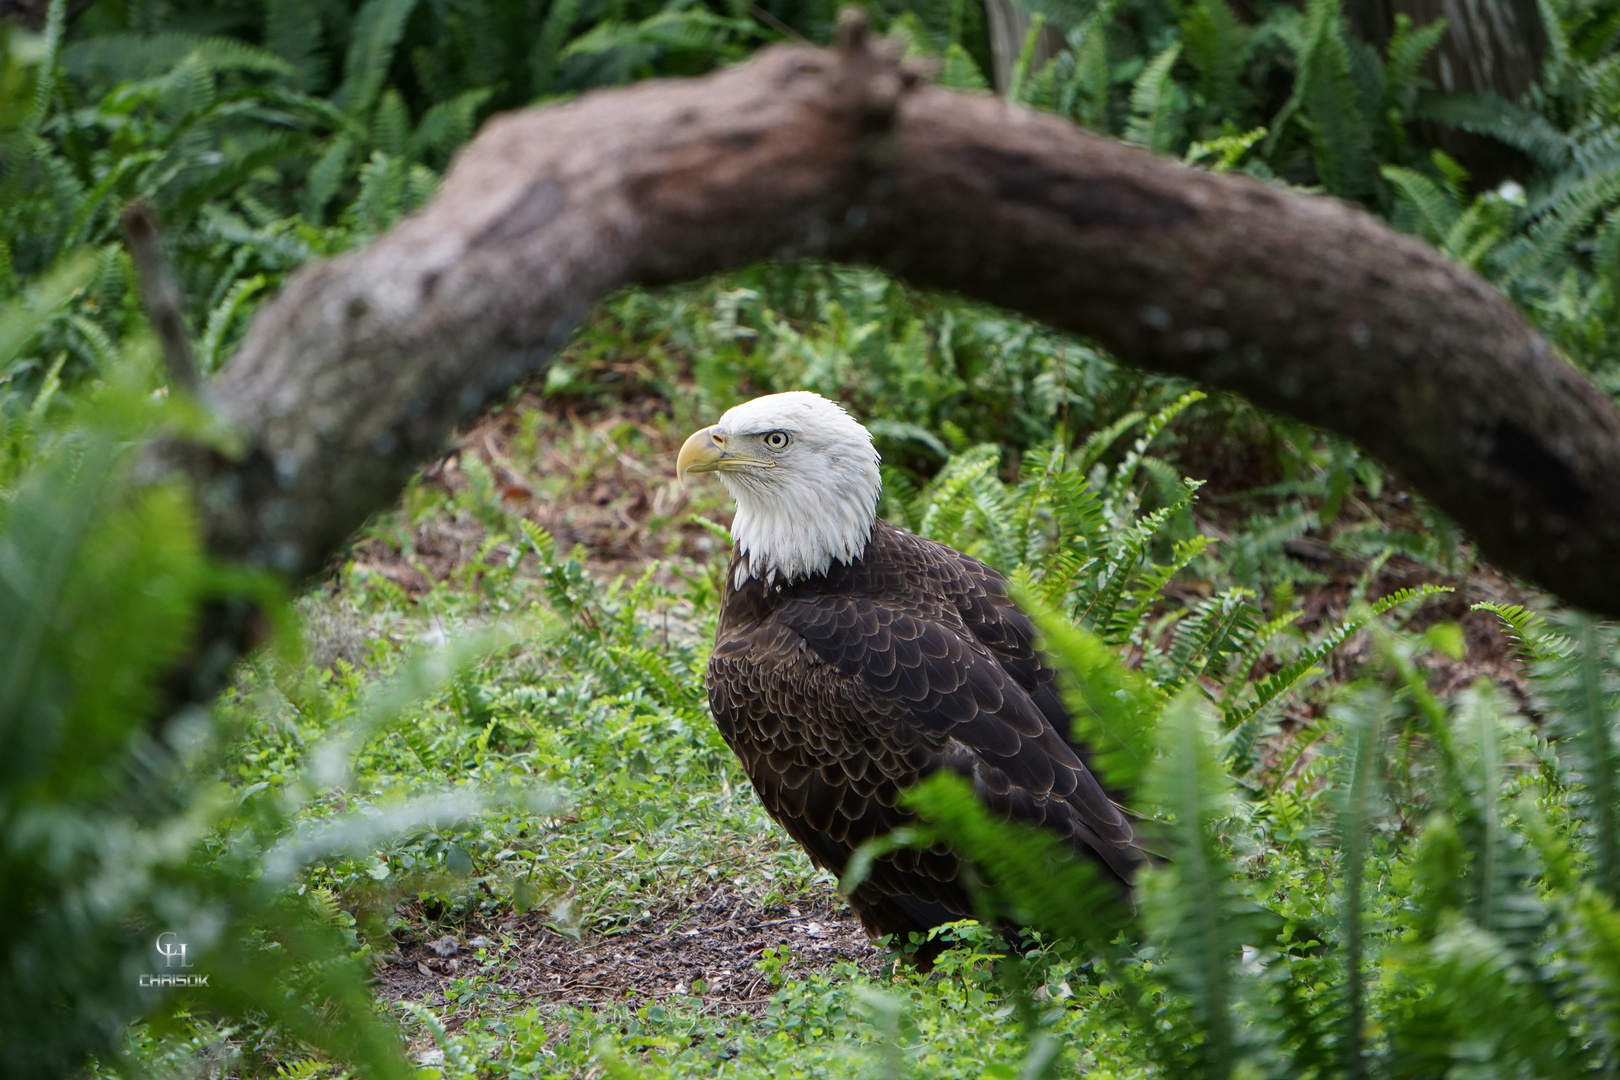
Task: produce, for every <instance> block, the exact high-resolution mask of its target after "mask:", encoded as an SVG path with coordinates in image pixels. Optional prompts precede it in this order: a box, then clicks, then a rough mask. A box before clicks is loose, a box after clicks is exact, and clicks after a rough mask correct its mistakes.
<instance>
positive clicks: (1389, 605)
mask: <svg viewBox="0 0 1620 1080" xmlns="http://www.w3.org/2000/svg"><path fill="white" fill-rule="evenodd" d="M1452 591H1453V590H1452V589H1451V588H1450V587H1449V586H1444V585H1423V586H1420V587H1418V588H1415V589H1401V590H1400V591H1398V592H1393V593H1391V594H1389V595H1388V596H1386V597H1384V598H1383V599H1381V600H1379V601H1377V602H1376V603H1374V604H1373V605H1371V607H1369V608H1368V609H1367V612H1366V614H1364V615H1362V616H1360V617H1358V618H1354V619H1347V620H1345V621H1344V622H1342V623H1340V624H1339V625H1338V626H1335V627H1334V628H1333V629H1332V630H1330V631H1328V632H1327V633H1326V634H1325V635H1323V637H1322V639H1321V640H1320V641H1318V642H1317V643H1316V645H1314V646H1313V647H1311V648H1310V649H1307V650H1305V652H1303V653H1302V654H1300V656H1299V657H1297V658H1296V659H1295V660H1294V662H1293V663H1291V664H1289V665H1288V666H1287V667H1285V668H1283V669H1282V670H1281V671H1279V672H1277V673H1275V674H1273V675H1270V676H1268V677H1266V678H1265V679H1262V680H1261V681H1260V682H1258V683H1256V684H1255V685H1254V698H1253V700H1252V701H1250V702H1249V703H1248V704H1246V705H1241V706H1233V707H1229V708H1227V709H1226V711H1225V723H1226V727H1227V729H1228V730H1229V731H1231V732H1232V735H1231V745H1232V746H1233V747H1237V746H1239V745H1249V746H1252V745H1253V743H1254V741H1255V739H1256V738H1258V735H1259V732H1258V730H1255V729H1257V726H1258V724H1259V722H1260V720H1261V719H1262V718H1263V716H1264V713H1265V710H1267V708H1268V707H1269V706H1270V705H1271V704H1272V703H1274V702H1276V701H1277V700H1278V699H1279V698H1281V697H1282V695H1283V694H1285V693H1287V692H1288V691H1289V690H1292V689H1293V688H1294V687H1295V686H1296V685H1297V684H1298V683H1299V682H1300V680H1301V679H1303V678H1305V676H1306V675H1308V674H1309V673H1310V672H1311V671H1312V670H1314V669H1315V668H1316V666H1317V665H1318V664H1320V663H1321V662H1322V661H1323V660H1326V659H1327V657H1328V654H1330V653H1331V652H1333V650H1334V649H1337V648H1338V647H1339V646H1340V645H1342V644H1344V643H1345V642H1346V641H1347V640H1349V639H1350V638H1351V637H1352V636H1353V635H1354V634H1356V633H1357V632H1358V631H1360V630H1361V629H1362V628H1363V627H1364V626H1366V625H1367V624H1368V623H1369V622H1371V621H1372V620H1373V619H1375V618H1378V617H1379V616H1381V615H1384V614H1387V613H1388V612H1390V611H1393V610H1394V609H1395V608H1397V607H1399V606H1401V605H1402V604H1406V603H1410V602H1411V601H1414V600H1427V599H1428V598H1429V597H1431V596H1439V595H1442V594H1444V593H1449V592H1452Z"/></svg>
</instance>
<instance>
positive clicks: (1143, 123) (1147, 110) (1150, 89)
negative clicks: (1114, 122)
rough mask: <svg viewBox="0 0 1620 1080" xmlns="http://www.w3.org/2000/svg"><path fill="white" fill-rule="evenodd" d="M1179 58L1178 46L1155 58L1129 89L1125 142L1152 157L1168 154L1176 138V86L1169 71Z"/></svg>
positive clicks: (1179, 49)
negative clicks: (1149, 153) (1136, 146)
mask: <svg viewBox="0 0 1620 1080" xmlns="http://www.w3.org/2000/svg"><path fill="white" fill-rule="evenodd" d="M1180 58H1181V42H1179V41H1178V42H1175V43H1174V44H1172V45H1171V46H1170V47H1169V48H1167V49H1165V50H1164V51H1163V52H1161V53H1159V55H1158V56H1155V57H1154V58H1153V59H1152V60H1151V61H1150V62H1149V63H1148V65H1147V67H1145V68H1143V69H1142V73H1141V74H1140V75H1138V76H1137V77H1136V82H1135V83H1134V84H1133V85H1132V86H1131V119H1130V122H1129V123H1127V124H1126V125H1125V141H1126V142H1133V143H1136V144H1138V145H1139V146H1145V147H1147V148H1148V149H1149V150H1153V151H1155V152H1156V153H1160V154H1165V153H1169V152H1170V150H1171V149H1172V144H1173V143H1174V141H1175V138H1176V131H1175V127H1174V121H1175V115H1176V109H1177V100H1176V94H1177V91H1176V85H1175V83H1174V82H1173V81H1172V80H1171V78H1170V70H1171V69H1172V68H1174V67H1175V65H1176V61H1177V60H1179V59H1180Z"/></svg>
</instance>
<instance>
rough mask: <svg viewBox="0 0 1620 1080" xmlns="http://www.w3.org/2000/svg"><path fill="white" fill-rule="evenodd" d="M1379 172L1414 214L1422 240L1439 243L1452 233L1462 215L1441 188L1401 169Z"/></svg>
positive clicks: (1396, 167) (1400, 167) (1388, 168)
mask: <svg viewBox="0 0 1620 1080" xmlns="http://www.w3.org/2000/svg"><path fill="white" fill-rule="evenodd" d="M1379 172H1380V174H1382V176H1383V177H1384V179H1385V180H1388V181H1389V183H1390V186H1391V187H1393V188H1394V189H1395V191H1396V194H1397V195H1399V196H1400V198H1401V199H1402V200H1404V201H1405V203H1406V205H1408V206H1410V207H1411V208H1412V210H1413V211H1414V212H1415V213H1416V215H1417V219H1418V221H1419V222H1420V223H1421V224H1422V226H1423V235H1424V236H1425V237H1427V238H1428V239H1429V240H1432V241H1435V242H1437V243H1438V242H1440V241H1442V240H1443V239H1444V238H1445V237H1446V236H1447V235H1448V234H1449V233H1450V232H1451V228H1452V226H1453V225H1455V224H1456V223H1457V218H1458V217H1459V216H1460V215H1461V211H1459V210H1458V209H1457V205H1456V203H1454V202H1453V201H1452V199H1451V196H1450V195H1449V194H1448V193H1447V192H1446V191H1444V190H1442V189H1441V187H1440V185H1438V184H1436V183H1435V182H1434V181H1433V180H1430V179H1429V178H1428V177H1427V176H1424V175H1423V174H1422V173H1420V172H1417V171H1415V170H1413V169H1408V168H1405V167H1403V166H1400V165H1385V166H1384V167H1383V168H1382V169H1380V170H1379Z"/></svg>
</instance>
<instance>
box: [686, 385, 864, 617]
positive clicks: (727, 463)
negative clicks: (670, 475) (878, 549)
mask: <svg viewBox="0 0 1620 1080" xmlns="http://www.w3.org/2000/svg"><path fill="white" fill-rule="evenodd" d="M698 472H712V473H719V474H720V481H721V483H723V484H725V485H726V490H727V491H729V492H730V493H731V497H732V498H733V499H735V500H736V501H737V516H736V518H735V519H734V520H733V521H732V525H731V539H732V542H733V543H735V544H736V545H737V550H738V552H740V553H741V554H742V556H743V559H742V561H741V562H740V563H739V564H738V569H737V578H736V581H734V582H733V585H734V586H736V587H739V588H740V587H741V586H742V584H743V582H744V581H746V580H748V578H750V577H756V578H758V579H759V580H761V581H763V582H765V583H766V584H773V585H785V584H788V583H789V582H793V581H797V580H798V579H799V578H803V577H808V576H810V575H812V574H821V573H825V572H826V571H827V569H828V568H829V567H831V566H832V564H833V560H835V559H836V560H837V561H839V562H843V563H847V562H849V561H851V560H852V559H854V558H855V557H856V556H858V555H859V554H860V553H861V552H862V551H864V550H866V543H867V541H868V540H870V539H871V538H872V523H873V522H874V521H876V520H877V501H878V495H879V493H880V492H881V491H882V490H883V482H882V480H881V479H880V478H879V475H878V452H877V451H876V450H875V449H873V447H872V435H871V432H869V431H867V430H866V429H865V428H864V427H862V426H861V425H860V424H859V423H857V422H856V421H855V419H854V417H852V416H850V415H849V414H848V413H847V412H845V411H844V410H843V408H842V407H840V406H839V405H837V404H835V403H834V402H831V401H828V400H827V399H826V398H824V397H822V396H821V395H820V394H812V393H810V392H809V391H806V390H795V391H792V392H791V393H786V394H770V395H768V396H766V397H760V398H755V399H754V400H753V401H749V402H745V403H743V404H741V405H738V406H736V407H735V408H732V409H730V410H728V411H727V412H726V414H725V415H724V416H722V417H721V418H720V422H719V423H718V424H715V425H713V426H712V427H706V428H704V429H703V430H701V431H698V432H694V433H693V435H692V437H691V438H690V439H687V440H686V445H684V446H682V447H681V453H680V457H679V458H677V459H676V462H675V474H676V475H677V476H678V477H679V478H680V480H681V482H682V483H683V484H684V483H685V482H686V476H687V474H688V473H698Z"/></svg>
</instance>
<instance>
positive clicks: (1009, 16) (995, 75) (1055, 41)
mask: <svg viewBox="0 0 1620 1080" xmlns="http://www.w3.org/2000/svg"><path fill="white" fill-rule="evenodd" d="M984 19H985V23H986V24H987V25H988V27H989V30H990V64H991V71H990V76H991V79H992V81H993V82H994V83H995V87H996V93H998V94H1000V95H1001V96H1002V97H1006V96H1007V90H1008V89H1009V88H1010V87H1011V86H1012V77H1013V69H1014V68H1016V67H1017V66H1018V57H1019V56H1021V55H1022V54H1023V52H1024V39H1025V38H1027V37H1029V31H1030V28H1031V27H1033V26H1034V25H1035V20H1034V18H1032V17H1031V16H1030V13H1029V12H1027V11H1025V10H1024V9H1023V8H1022V7H1020V6H1019V5H1018V3H1017V2H1016V0H984ZM1067 47H1068V42H1067V41H1065V40H1064V37H1063V31H1061V30H1059V29H1058V28H1057V27H1055V26H1053V25H1051V24H1050V23H1048V24H1047V25H1046V26H1044V27H1042V28H1041V33H1040V36H1039V37H1037V38H1036V39H1035V51H1034V53H1033V54H1032V55H1031V56H1030V61H1029V73H1030V75H1034V74H1035V73H1036V72H1038V71H1040V70H1041V68H1043V67H1045V66H1046V62H1047V61H1048V60H1050V59H1052V57H1054V56H1056V55H1057V54H1058V53H1060V52H1062V51H1063V50H1064V49H1065V48H1067Z"/></svg>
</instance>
